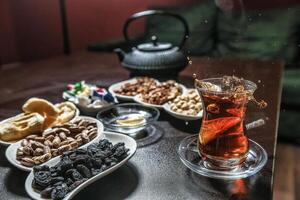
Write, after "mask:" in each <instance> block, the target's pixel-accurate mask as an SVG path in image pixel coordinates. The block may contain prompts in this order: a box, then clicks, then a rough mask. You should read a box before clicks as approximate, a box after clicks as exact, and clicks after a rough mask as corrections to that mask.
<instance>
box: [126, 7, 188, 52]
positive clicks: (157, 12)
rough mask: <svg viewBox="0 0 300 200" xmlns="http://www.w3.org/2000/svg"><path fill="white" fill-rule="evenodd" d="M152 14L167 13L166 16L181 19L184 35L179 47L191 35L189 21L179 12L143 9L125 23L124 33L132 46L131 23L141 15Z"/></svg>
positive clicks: (180, 46)
mask: <svg viewBox="0 0 300 200" xmlns="http://www.w3.org/2000/svg"><path fill="white" fill-rule="evenodd" d="M150 15H165V16H171V17H174V18H176V19H178V20H179V21H181V23H182V24H183V26H184V36H183V38H182V39H181V42H180V44H179V49H181V48H182V47H183V45H184V43H185V41H186V40H187V39H188V37H189V27H188V23H187V21H186V20H185V19H184V18H183V17H181V16H180V15H178V14H175V13H171V12H166V11H162V10H146V11H142V12H138V13H135V14H133V15H132V16H131V17H130V18H128V19H127V21H126V22H125V24H124V27H123V34H124V38H125V40H126V42H127V43H128V44H130V45H131V46H132V47H133V46H134V45H133V44H132V42H131V40H130V38H129V36H128V27H129V24H130V23H131V22H132V21H134V20H136V19H138V18H141V17H146V16H150Z"/></svg>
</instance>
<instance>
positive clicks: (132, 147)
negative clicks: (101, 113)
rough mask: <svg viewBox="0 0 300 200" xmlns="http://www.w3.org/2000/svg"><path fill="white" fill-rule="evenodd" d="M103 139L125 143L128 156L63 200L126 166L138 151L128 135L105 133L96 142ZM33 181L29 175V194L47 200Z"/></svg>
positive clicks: (53, 163) (55, 161) (27, 186)
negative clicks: (34, 187)
mask: <svg viewBox="0 0 300 200" xmlns="http://www.w3.org/2000/svg"><path fill="white" fill-rule="evenodd" d="M103 138H106V139H108V140H109V141H110V142H112V143H113V144H115V143H118V142H124V143H125V147H126V148H129V152H128V156H127V157H126V158H125V159H124V160H122V161H121V162H119V163H118V164H116V165H115V166H113V167H111V168H109V169H107V170H105V171H104V172H101V173H99V174H97V175H96V176H93V177H92V178H90V179H88V180H87V181H85V182H84V183H82V184H81V185H79V186H78V187H77V188H76V189H74V190H73V191H71V192H70V193H68V194H67V196H66V197H65V198H64V199H63V200H70V199H72V198H73V197H74V196H75V195H76V194H77V193H78V192H80V191H81V190H82V189H84V188H85V187H87V186H88V185H90V184H91V183H93V182H95V181H96V180H99V179H100V178H102V177H104V176H106V175H108V174H110V173H112V172H113V171H115V170H116V169H118V168H119V167H121V166H122V165H124V164H125V163H126V162H127V161H128V160H129V159H130V158H131V157H132V156H133V154H134V153H135V151H136V148H137V143H136V141H135V140H134V139H132V138H131V137H129V136H127V135H124V134H120V133H114V132H104V135H103V137H102V138H98V139H97V140H96V141H94V142H98V141H99V140H100V139H103ZM80 148H83V147H80ZM58 162H59V160H58V159H57V160H50V161H48V162H47V163H45V164H47V165H49V166H54V165H55V164H57V163H58ZM32 180H33V172H31V173H30V174H29V175H28V177H27V179H26V181H25V189H26V192H27V194H28V195H29V196H30V197H31V198H33V199H35V200H45V199H43V198H41V196H40V194H39V193H38V192H36V191H35V190H34V189H33V188H32V186H31V184H32Z"/></svg>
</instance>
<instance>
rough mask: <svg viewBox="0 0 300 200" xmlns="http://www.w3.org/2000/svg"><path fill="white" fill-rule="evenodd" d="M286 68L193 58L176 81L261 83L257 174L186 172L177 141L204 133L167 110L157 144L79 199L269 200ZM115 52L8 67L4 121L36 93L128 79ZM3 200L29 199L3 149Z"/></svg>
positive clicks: (1, 76)
mask: <svg viewBox="0 0 300 200" xmlns="http://www.w3.org/2000/svg"><path fill="white" fill-rule="evenodd" d="M282 71H283V63H281V62H275V61H274V62H272V61H249V60H248V61H247V60H236V59H226V60H224V59H210V58H192V64H191V65H190V66H189V67H188V68H187V69H186V70H185V71H183V72H182V73H181V75H180V78H179V81H180V82H182V83H184V84H186V85H187V86H189V87H191V86H192V85H193V81H192V78H191V75H192V74H193V73H197V74H198V77H199V78H206V77H219V76H222V75H232V74H234V75H236V76H241V77H244V78H245V79H249V80H252V81H254V82H256V83H257V84H258V90H257V91H256V93H255V94H256V97H257V98H258V99H261V98H263V99H264V100H266V101H267V102H268V104H269V105H268V107H267V108H266V109H265V110H259V109H257V108H255V107H254V106H250V108H249V110H248V112H247V118H246V120H247V121H248V122H250V121H253V120H255V119H258V118H261V117H265V118H267V119H268V121H267V124H266V125H265V126H263V127H260V128H257V129H253V130H250V131H249V132H248V135H249V137H250V138H251V139H253V140H255V141H257V142H258V143H259V144H261V145H262V146H263V147H264V148H265V149H266V151H267V153H268V157H269V159H268V163H267V165H266V166H265V167H264V168H263V170H262V171H260V172H259V173H258V174H256V175H254V176H252V177H250V178H247V179H240V180H235V181H221V180H215V179H209V178H204V177H202V176H199V175H197V174H195V173H193V172H191V171H190V170H189V169H187V168H186V167H185V166H184V165H183V164H182V163H181V162H180V160H179V157H178V155H177V153H176V148H177V145H178V143H179V142H180V141H181V140H182V139H183V138H184V137H186V136H188V135H190V134H195V133H197V132H198V130H199V125H200V121H197V122H194V123H185V122H182V121H180V120H177V119H175V118H172V117H171V116H168V115H167V114H166V113H163V112H162V116H161V117H160V120H159V121H158V122H157V123H156V125H155V126H156V128H157V130H158V131H160V133H161V134H162V135H163V136H162V137H161V138H160V139H159V140H158V141H157V142H156V143H154V144H151V145H147V146H144V147H141V148H138V149H137V152H136V154H135V155H134V157H133V158H132V159H131V160H130V162H128V164H126V165H125V166H123V167H121V168H120V169H119V170H117V171H116V172H115V173H113V174H111V175H109V176H107V177H104V178H103V179H101V180H99V181H97V182H96V183H94V184H92V185H91V186H89V187H88V188H86V189H84V190H83V191H81V192H80V193H79V194H78V195H77V196H76V197H75V198H74V199H97V200H98V199H124V198H128V199H139V200H140V199H164V200H166V199H209V200H214V199H255V200H257V199H263V200H267V199H271V198H272V180H273V169H274V167H273V165H274V154H275V149H276V148H275V146H276V137H277V125H278V115H279V105H280V96H281V80H282ZM128 77H129V74H128V72H127V71H125V70H124V69H122V68H121V67H120V64H119V62H118V59H117V57H116V56H115V55H112V54H92V53H77V54H73V55H71V56H68V57H65V56H62V57H57V58H53V59H48V60H43V61H38V62H31V63H24V64H18V65H10V66H4V67H2V69H1V70H0V91H1V93H0V95H1V97H0V119H5V118H7V117H10V116H13V115H15V114H17V113H19V112H20V111H21V106H22V104H23V103H24V101H25V100H26V99H28V98H30V97H32V96H37V97H43V98H46V99H48V100H50V101H52V102H60V101H62V98H61V94H62V91H63V90H64V89H65V88H66V84H67V83H71V82H75V81H79V80H83V79H84V80H86V81H92V82H97V83H98V84H100V85H102V86H106V87H108V86H109V85H110V84H112V83H115V82H118V81H121V80H124V79H127V78H128ZM0 150H1V152H0V156H1V157H0V180H1V181H0V199H28V196H27V195H26V192H25V189H24V182H25V178H26V175H27V173H25V172H22V171H20V170H18V169H16V168H14V167H12V166H11V165H10V164H9V163H8V161H7V160H6V158H5V156H4V153H5V148H4V147H1V148H0Z"/></svg>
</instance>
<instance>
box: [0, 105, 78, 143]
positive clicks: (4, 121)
mask: <svg viewBox="0 0 300 200" xmlns="http://www.w3.org/2000/svg"><path fill="white" fill-rule="evenodd" d="M79 115H80V111H79V110H78V108H76V113H75V116H74V117H73V119H71V120H70V121H72V120H74V119H75V118H76V117H78V116H79ZM13 119H14V117H10V118H8V119H5V120H3V121H1V122H0V126H1V124H4V123H6V122H9V121H11V120H13ZM45 131H46V130H45ZM21 140H22V139H21ZM18 141H20V140H16V141H10V142H6V141H3V140H1V139H0V145H1V146H6V147H7V146H9V145H11V144H14V143H16V142H18Z"/></svg>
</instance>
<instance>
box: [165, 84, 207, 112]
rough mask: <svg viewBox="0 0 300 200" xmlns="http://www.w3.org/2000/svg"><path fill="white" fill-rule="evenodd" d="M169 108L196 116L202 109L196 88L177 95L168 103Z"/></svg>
mask: <svg viewBox="0 0 300 200" xmlns="http://www.w3.org/2000/svg"><path fill="white" fill-rule="evenodd" d="M170 109H171V110H172V111H174V112H177V113H181V114H184V115H191V116H196V115H197V114H198V113H199V112H200V111H201V109H202V105H201V102H200V96H199V95H198V93H197V91H196V90H194V89H192V90H189V91H188V93H187V94H186V95H180V96H177V97H176V98H175V99H174V100H173V101H172V102H171V103H170Z"/></svg>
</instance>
